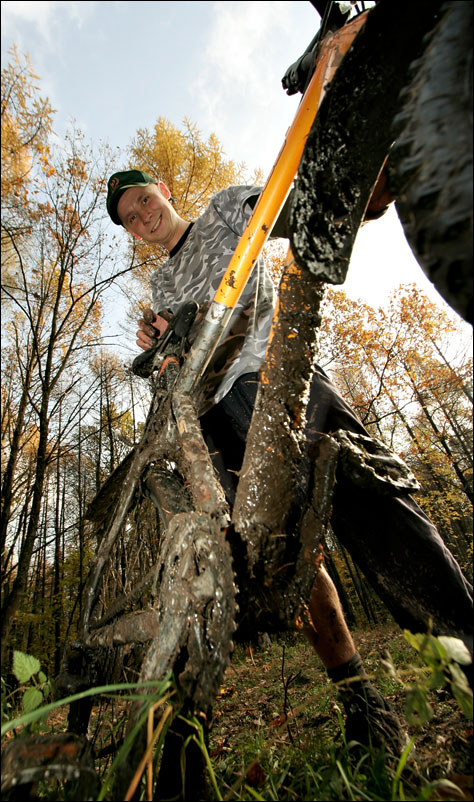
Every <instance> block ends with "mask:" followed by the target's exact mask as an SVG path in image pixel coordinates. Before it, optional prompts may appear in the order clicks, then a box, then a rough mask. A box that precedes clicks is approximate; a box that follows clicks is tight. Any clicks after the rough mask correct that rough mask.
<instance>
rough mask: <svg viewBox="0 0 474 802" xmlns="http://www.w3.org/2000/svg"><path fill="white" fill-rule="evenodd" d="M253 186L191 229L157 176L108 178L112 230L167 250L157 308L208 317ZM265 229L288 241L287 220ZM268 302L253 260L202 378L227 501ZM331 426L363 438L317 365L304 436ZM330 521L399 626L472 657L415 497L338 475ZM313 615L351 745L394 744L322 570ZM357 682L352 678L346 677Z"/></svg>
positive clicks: (268, 286)
mask: <svg viewBox="0 0 474 802" xmlns="http://www.w3.org/2000/svg"><path fill="white" fill-rule="evenodd" d="M260 191H261V190H260V188H258V187H230V188H229V189H227V190H223V191H222V192H220V193H218V194H217V195H216V196H215V197H214V198H213V199H212V201H211V203H210V204H209V206H208V208H207V209H206V211H205V212H204V213H203V214H202V215H201V217H200V218H199V219H198V220H197V221H195V222H194V223H192V222H189V221H186V220H184V219H183V218H182V217H180V216H179V215H178V214H177V212H176V210H175V209H174V207H173V205H172V203H171V202H170V191H169V189H168V188H167V186H166V185H165V184H164V183H163V182H162V181H157V180H155V179H154V178H152V177H150V176H149V175H147V174H146V173H144V172H141V171H138V170H128V171H124V172H120V173H115V174H114V175H113V176H112V177H111V178H110V180H109V184H108V196H107V210H108V212H109V215H110V217H111V218H112V220H113V221H114V223H116V224H117V225H122V226H123V227H124V228H125V229H126V230H127V231H129V232H131V233H132V234H134V235H135V236H138V237H141V238H143V239H144V240H146V241H147V242H150V243H157V244H159V245H162V246H164V247H165V248H166V250H167V251H168V253H169V258H168V259H167V261H166V262H165V263H164V264H163V265H162V266H161V267H160V268H159V269H158V270H157V271H156V272H155V273H154V274H153V276H152V279H151V284H152V290H153V306H154V309H155V310H158V311H159V310H165V309H169V310H171V311H172V312H175V311H176V310H177V309H178V308H179V306H180V305H181V304H182V303H183V302H184V301H185V300H189V299H191V298H193V299H195V300H196V301H197V302H198V303H199V304H200V308H201V310H202V309H204V310H205V308H206V304H208V303H210V302H211V301H212V299H213V298H214V294H215V291H216V290H217V288H218V286H219V284H220V281H221V278H222V275H223V274H224V272H225V270H226V268H227V265H228V262H229V260H230V257H231V256H232V253H233V252H234V250H235V248H236V246H237V243H238V241H239V239H240V236H241V234H242V233H243V230H244V228H245V225H246V223H247V221H248V218H249V217H250V215H251V212H252V208H253V207H254V205H255V203H256V200H257V198H258V195H259V193H260ZM281 217H282V216H281ZM272 234H273V235H274V236H275V235H276V236H285V227H284V216H283V219H280V220H279V221H277V223H276V224H275V226H274V229H273V231H272ZM274 302H275V297H274V288H273V284H272V282H271V279H270V278H269V275H268V273H267V271H266V269H265V264H264V259H263V258H260V259H259V260H258V263H257V264H256V266H255V268H254V271H253V274H252V276H251V278H250V280H249V282H248V284H247V287H246V288H245V290H244V292H243V294H242V296H241V298H240V300H239V303H238V305H237V308H236V309H235V311H234V313H233V315H232V318H231V320H230V322H229V325H228V328H227V329H226V332H225V333H224V336H223V338H222V341H221V344H220V345H219V347H218V348H217V349H216V352H215V354H214V356H213V359H212V362H211V365H210V367H209V368H208V370H207V372H206V377H205V378H206V381H205V393H204V396H203V402H202V408H201V410H200V416H201V424H202V428H203V432H204V435H205V437H206V440H207V443H208V445H209V447H210V451H211V453H212V454H213V455H214V456H213V459H214V463H215V465H216V468H217V469H218V470H219V474H220V476H221V480H222V483H223V486H224V489H225V490H226V493H227V496H228V498H229V501H230V503H232V502H233V499H234V494H235V476H236V474H235V471H238V470H239V468H240V465H241V461H242V458H243V452H244V446H245V438H246V435H247V431H248V427H249V425H250V419H251V415H252V410H253V405H254V402H255V395H256V389H257V384H258V371H259V368H260V365H261V363H262V361H263V359H264V356H265V351H266V346H267V342H268V337H269V333H270V327H271V322H272V317H273V308H274ZM166 326H167V321H166V319H165V318H164V317H163V316H161V315H160V314H155V317H154V321H153V324H152V325H149V324H147V323H145V322H144V321H143V320H141V321H140V322H139V330H138V332H137V344H138V345H139V346H140V348H143V349H147V348H149V347H150V346H151V345H152V344H153V340H152V337H153V336H154V335H155V334H156V332H159V333H160V334H161V333H163V331H164V330H165V329H166ZM339 428H342V429H348V430H351V431H353V432H356V433H361V434H367V433H366V432H365V430H364V429H363V427H362V425H361V424H360V422H359V421H358V420H357V419H356V418H355V416H354V415H353V413H352V411H351V410H350V408H349V407H348V406H347V404H346V403H345V402H344V400H343V399H342V398H341V396H340V395H339V394H338V393H337V391H336V390H335V388H334V387H333V386H332V384H331V383H330V381H329V380H328V378H327V376H326V375H325V374H324V372H323V371H322V370H321V369H320V368H318V367H316V369H315V373H314V378H313V380H312V384H311V390H310V401H309V405H308V415H307V426H306V436H307V440H308V442H311V440H315V439H316V438H317V437H318V433H320V432H327V433H328V432H331V431H335V430H336V429H339ZM331 524H332V527H333V529H334V532H335V534H336V535H337V537H338V538H339V540H340V541H341V542H342V543H343V544H344V545H345V546H346V548H347V549H348V551H349V552H350V553H351V555H352V557H353V559H354V560H355V561H356V562H357V563H358V565H359V566H360V567H361V569H362V570H363V571H364V573H365V575H366V576H367V578H368V579H369V581H370V582H371V584H372V585H373V587H374V588H375V589H376V590H377V592H378V593H379V595H380V597H381V598H382V599H383V600H384V602H385V603H386V604H387V607H388V608H389V610H390V611H391V612H392V614H393V615H394V617H395V619H396V620H397V622H398V623H399V625H400V626H402V627H404V628H408V629H410V630H412V631H415V632H419V631H422V632H424V631H426V630H427V629H428V627H429V624H430V621H431V622H432V623H433V629H434V632H435V634H450V635H454V636H456V637H459V638H462V639H463V640H464V642H465V643H467V644H468V645H469V647H470V650H471V653H472V635H470V634H469V633H470V632H471V631H472V630H471V627H472V623H471V622H472V588H471V586H470V585H469V584H468V583H467V581H466V580H465V579H464V577H463V576H462V574H461V571H460V569H459V566H458V565H457V563H456V562H455V560H454V558H453V557H452V555H451V554H450V553H449V552H448V551H447V549H446V547H445V546H444V543H443V541H442V540H441V538H440V536H439V534H438V532H437V531H436V529H435V527H434V526H433V524H432V523H431V522H430V521H429V520H428V519H427V518H426V516H425V515H424V513H423V512H422V511H421V509H420V508H419V507H418V506H417V505H416V504H415V502H414V501H413V500H412V499H411V498H409V497H408V498H404V499H400V498H386V497H385V498H382V497H381V496H378V495H377V494H375V493H373V492H369V491H364V490H362V489H361V488H360V487H354V486H353V485H352V484H351V482H349V481H348V480H345V479H344V478H342V477H341V478H340V479H339V480H338V482H337V485H336V490H335V494H334V502H333V515H332V519H331ZM382 530H383V533H382ZM309 611H310V614H311V617H312V620H313V624H314V628H315V632H316V636H315V637H313V639H312V643H313V646H314V648H315V650H316V652H317V654H318V655H319V657H320V658H321V660H322V662H323V663H324V665H325V667H326V669H327V671H328V675H329V677H330V678H331V679H332V680H333V681H335V682H337V683H343V685H342V686H339V687H340V688H343V689H342V690H341V691H340V693H341V700H342V702H343V704H344V707H345V712H346V716H347V736H348V738H349V739H352V738H355V739H356V740H365V741H368V740H369V739H371V740H372V743H373V742H374V741H375V742H377V741H379V740H380V741H383V740H384V733H385V734H387V733H389V734H390V735H391V737H392V738H393V740H394V741H397V739H398V738H399V737H400V732H399V727H398V724H397V721H396V718H395V716H394V715H393V714H392V713H391V712H390V710H389V706H388V704H387V703H386V701H385V700H384V699H383V697H382V696H381V695H380V694H379V693H378V692H377V691H376V689H375V688H374V687H373V686H372V685H371V683H370V682H369V681H368V679H367V678H366V677H365V676H364V670H363V667H362V663H361V660H360V657H359V655H358V653H357V651H356V648H355V645H354V642H353V640H352V637H351V634H350V632H349V630H348V627H347V625H346V623H345V620H344V616H343V613H342V608H341V605H340V602H339V598H338V595H337V592H336V589H335V587H334V585H333V583H332V581H331V579H330V577H329V575H328V574H327V572H326V571H325V570H324V568H322V569H321V570H320V571H319V572H318V574H317V577H316V580H315V583H314V587H313V590H312V593H311V597H310V600H309ZM354 677H357V678H358V679H357V680H355V681H354V680H353V679H352V681H350V682H349V680H351V678H354ZM344 683H346V684H345V686H344ZM392 746H394V744H392ZM395 748H396V744H395Z"/></svg>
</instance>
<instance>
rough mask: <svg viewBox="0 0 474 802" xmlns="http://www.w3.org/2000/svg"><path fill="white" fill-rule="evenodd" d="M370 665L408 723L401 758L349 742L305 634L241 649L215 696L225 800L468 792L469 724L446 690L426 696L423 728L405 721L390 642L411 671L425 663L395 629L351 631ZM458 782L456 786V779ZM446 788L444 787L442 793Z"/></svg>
mask: <svg viewBox="0 0 474 802" xmlns="http://www.w3.org/2000/svg"><path fill="white" fill-rule="evenodd" d="M355 640H356V643H357V647H358V649H359V651H360V653H361V655H362V657H363V659H364V665H365V668H366V671H367V672H368V673H369V674H370V675H371V676H373V678H374V683H375V685H376V687H377V688H378V690H380V691H381V692H382V693H383V694H384V695H385V697H386V698H387V699H388V700H389V702H390V704H391V706H392V707H393V708H394V710H395V711H396V712H397V713H398V714H399V716H400V717H401V719H402V721H404V723H405V725H406V730H407V735H408V738H409V743H408V748H407V750H406V753H405V754H404V755H403V756H402V759H401V760H400V761H399V762H398V764H395V765H394V764H393V763H391V762H390V761H388V760H387V758H386V755H384V754H382V753H378V754H377V753H372V752H371V751H370V750H369V749H364V748H358V749H356V748H355V745H351V744H347V743H346V742H345V736H344V720H343V716H342V711H341V709H340V708H339V705H338V701H337V696H336V692H335V688H334V686H333V685H332V684H331V683H330V682H329V681H328V679H327V677H326V673H325V671H324V669H323V668H322V666H321V664H320V662H319V661H318V658H317V657H316V656H315V655H314V653H313V652H312V651H311V649H310V648H309V647H308V646H307V644H306V643H305V641H304V640H303V639H302V638H301V639H299V638H294V639H290V640H289V642H288V640H287V642H285V641H284V640H283V639H282V640H279V641H274V642H273V643H271V645H269V646H268V647H267V648H265V649H252V648H251V647H248V648H247V649H245V648H243V647H238V648H237V649H236V652H235V653H234V657H233V660H232V664H231V666H230V667H229V669H228V670H227V673H226V676H225V679H224V682H223V685H222V688H221V693H220V694H219V697H218V699H217V702H216V705H215V708H214V712H213V721H212V728H211V738H210V753H211V756H212V760H213V766H214V772H215V775H216V779H217V782H218V784H219V786H220V791H221V796H222V798H224V799H236V800H252V799H264V800H307V799H311V800H336V799H342V800H345V799H348V800H352V799H368V800H385V799H387V800H392V799H396V800H407V799H420V800H421V799H453V800H455V799H469V798H471V799H472V795H471V796H470V797H469V795H467V796H466V795H465V793H464V792H458V791H457V790H456V787H454V786H456V781H457V785H458V786H459V785H461V787H462V788H464V790H465V789H466V788H469V786H471V787H472V776H471V775H472V768H471V759H472V758H471V754H472V752H471V750H472V724H471V722H470V721H468V720H467V719H465V718H464V717H463V716H462V714H461V712H460V710H459V708H458V707H457V705H456V703H455V702H454V701H453V700H452V699H451V697H450V696H448V694H447V693H446V692H444V691H441V692H433V693H431V694H430V698H429V702H430V705H431V706H432V709H433V717H432V719H431V721H430V722H429V724H427V725H426V726H425V727H418V728H414V727H409V726H408V725H407V724H406V721H405V720H404V704H405V691H404V688H403V686H402V684H401V683H400V682H399V681H397V679H396V678H395V677H393V676H391V675H390V674H388V673H387V672H386V671H385V670H384V666H383V662H382V661H383V656H384V652H385V651H386V650H388V651H389V652H390V655H391V659H392V662H393V664H394V665H395V667H396V668H397V669H398V670H399V671H400V672H402V673H403V674H404V676H405V677H406V679H407V680H409V679H410V675H411V672H412V669H414V668H415V667H418V666H419V665H420V663H419V661H418V658H417V655H416V654H415V652H414V651H413V649H412V648H411V647H410V646H409V645H408V643H407V642H406V641H405V640H404V638H403V635H402V633H401V632H400V630H398V629H397V628H391V627H387V626H383V627H377V628H371V629H370V630H369V631H367V630H361V631H359V632H356V633H355ZM451 784H453V785H451ZM446 794H448V795H447V796H446Z"/></svg>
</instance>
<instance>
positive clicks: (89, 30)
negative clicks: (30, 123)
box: [1, 0, 447, 308]
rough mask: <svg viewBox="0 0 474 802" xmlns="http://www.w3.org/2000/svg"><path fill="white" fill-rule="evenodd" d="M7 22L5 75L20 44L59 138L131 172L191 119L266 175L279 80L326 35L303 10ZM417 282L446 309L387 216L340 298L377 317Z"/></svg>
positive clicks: (33, 12) (60, 13)
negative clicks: (137, 158)
mask: <svg viewBox="0 0 474 802" xmlns="http://www.w3.org/2000/svg"><path fill="white" fill-rule="evenodd" d="M1 13H2V17H1V36H2V67H3V66H4V65H5V64H6V63H7V62H8V60H9V54H8V51H9V50H10V48H11V47H12V46H13V45H14V44H16V45H17V46H18V49H19V51H20V53H23V54H25V53H27V54H28V55H29V57H30V60H31V64H32V67H33V69H34V71H35V72H36V74H37V75H38V76H39V79H40V80H39V85H40V88H41V94H42V95H43V96H44V95H47V96H48V97H49V100H50V102H51V104H52V106H53V108H54V109H56V112H57V113H56V115H55V122H54V127H55V131H56V133H57V134H58V135H59V136H63V135H64V133H65V131H66V129H67V126H68V125H70V123H71V122H72V121H74V122H75V123H76V124H77V126H78V127H79V128H80V129H81V130H82V131H83V133H84V134H85V136H86V139H88V140H89V141H90V142H92V143H97V144H98V143H99V142H101V141H103V142H107V143H109V144H110V145H111V146H112V147H113V148H116V147H117V148H120V150H121V152H123V154H124V158H123V163H124V166H125V165H126V163H127V158H126V148H127V145H128V144H129V143H130V141H131V139H132V138H133V136H134V135H135V133H136V131H137V129H139V128H148V129H152V128H153V125H154V124H155V122H156V120H157V118H158V117H160V116H162V117H165V118H167V119H168V120H169V121H170V122H171V123H173V124H174V125H176V126H178V127H180V126H181V125H182V123H183V121H184V119H185V118H189V119H190V120H191V121H192V122H193V123H195V124H196V125H197V127H198V129H199V130H200V132H201V134H202V136H203V137H204V138H207V137H208V136H209V135H210V134H211V133H214V134H215V135H216V136H217V138H218V139H219V141H220V142H221V144H222V146H223V149H224V151H225V154H226V157H227V158H228V159H232V160H233V161H234V162H236V163H241V162H245V164H246V165H247V168H248V171H249V174H251V173H252V172H253V170H254V169H255V168H258V167H260V168H262V170H263V172H264V175H265V176H268V175H269V173H270V171H271V168H272V165H273V163H274V161H275V158H276V156H277V155H278V152H279V150H280V148H281V145H282V144H283V141H284V138H285V133H286V131H287V129H288V127H289V125H290V124H291V121H292V119H293V117H294V115H295V113H296V110H297V106H298V103H299V100H300V98H301V96H300V95H294V96H292V97H289V96H288V95H286V93H285V92H284V90H283V89H282V86H281V78H282V77H283V75H284V73H285V72H286V70H287V68H288V67H289V66H290V64H292V63H293V62H294V61H295V60H296V59H297V58H298V57H299V56H300V55H301V54H302V53H303V51H304V50H305V49H306V46H307V45H308V44H309V42H310V41H311V40H312V38H313V36H314V34H315V32H316V30H317V29H318V27H319V15H318V13H317V12H316V10H315V9H314V8H313V6H312V5H311V3H310V2H309V1H308V0H301V1H300V0H289V1H288V2H287V1H286V0H282V1H281V2H268V0H264V1H263V2H261V1H260V0H251V1H250V2H248V1H247V0H243V2H198V1H197V0H195V1H193V2H154V0H148V2H137V1H136V0H135V2H127V0H124V1H123V2H115V0H113V1H112V2H94V1H93V0H80V1H78V2H76V0H71V1H70V2H64V1H61V0H59V1H58V2H47V1H46V0H34V1H33V2H29V1H28V0H23V1H22V2H15V1H14V0H5V1H4V2H2V3H1ZM413 282H415V283H416V284H417V285H418V286H420V287H421V288H422V289H423V290H424V291H425V292H426V293H427V294H428V295H429V297H430V298H431V299H432V300H434V301H435V302H437V303H439V304H440V306H442V307H443V308H447V307H446V305H445V304H444V302H443V301H442V299H441V298H440V296H439V295H438V293H437V292H436V290H435V289H434V287H433V286H432V285H431V283H430V282H429V281H428V279H427V278H426V277H425V276H424V273H423V271H422V270H421V268H420V267H419V265H418V263H417V262H416V260H415V259H414V257H413V255H412V253H411V250H410V248H409V246H408V245H407V242H406V240H405V237H404V234H403V230H402V228H401V226H400V223H399V221H398V217H397V215H396V211H395V209H394V208H393V207H391V208H390V209H389V211H388V212H387V214H386V215H385V216H384V217H382V218H381V219H380V220H378V221H374V222H371V223H370V224H368V225H366V226H364V227H363V229H362V230H361V231H360V233H359V235H358V238H357V241H356V244H355V248H354V252H353V257H352V261H351V265H350V268H349V274H348V279H347V281H346V283H345V285H344V289H345V290H346V292H347V293H348V295H349V296H350V297H352V298H361V299H362V300H363V301H364V302H366V303H368V304H370V305H372V306H374V307H377V306H379V305H381V306H384V305H386V303H387V300H388V297H389V294H390V292H392V291H393V290H394V289H396V288H397V287H398V286H399V285H400V284H404V283H413Z"/></svg>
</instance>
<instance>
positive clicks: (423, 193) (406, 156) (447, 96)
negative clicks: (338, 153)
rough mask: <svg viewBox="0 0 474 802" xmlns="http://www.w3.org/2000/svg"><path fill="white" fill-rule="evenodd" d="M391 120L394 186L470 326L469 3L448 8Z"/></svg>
mask: <svg viewBox="0 0 474 802" xmlns="http://www.w3.org/2000/svg"><path fill="white" fill-rule="evenodd" d="M426 45H427V46H426V48H425V50H424V53H423V56H422V57H421V58H420V59H418V60H417V61H415V62H414V63H413V64H412V66H411V71H410V72H411V76H412V77H411V83H410V84H409V86H408V87H407V88H406V89H404V90H403V92H402V96H401V100H402V103H403V108H402V111H401V112H400V113H399V114H398V115H397V117H396V118H395V121H394V126H395V128H394V134H395V137H396V142H395V145H394V147H393V149H392V152H391V154H390V159H389V165H390V188H391V191H392V193H393V195H394V196H395V197H396V199H397V202H396V206H397V211H398V214H399V217H400V220H401V222H402V224H403V227H404V230H405V234H406V237H407V240H408V242H409V244H410V246H411V248H412V250H413V252H414V255H415V257H416V258H417V260H418V261H419V263H420V265H421V267H422V269H423V270H424V272H425V273H426V274H427V276H428V278H429V279H430V280H431V281H432V282H433V284H434V285H435V287H436V288H437V290H438V292H439V293H440V294H441V295H442V296H443V298H444V299H445V300H446V301H447V302H448V303H449V304H450V305H451V306H452V308H453V309H455V310H456V311H457V312H458V313H459V314H460V315H461V316H462V317H464V318H465V319H466V320H468V321H469V322H471V323H472V318H473V314H472V239H473V232H472V2H462V3H459V2H447V3H444V4H443V6H442V14H441V18H440V20H439V22H438V24H437V25H436V26H435V28H434V29H433V31H432V32H431V33H430V34H429V35H428V36H427V42H426Z"/></svg>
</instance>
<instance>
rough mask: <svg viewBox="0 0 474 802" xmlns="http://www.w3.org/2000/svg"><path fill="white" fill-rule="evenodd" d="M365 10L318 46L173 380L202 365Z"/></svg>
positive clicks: (191, 377) (183, 384) (184, 380)
mask: <svg viewBox="0 0 474 802" xmlns="http://www.w3.org/2000/svg"><path fill="white" fill-rule="evenodd" d="M367 14H368V12H365V13H364V14H360V15H359V16H357V17H355V18H354V19H353V20H351V21H350V22H348V23H347V24H346V25H345V26H344V27H343V28H341V29H340V30H338V31H336V32H335V33H333V34H329V35H328V36H326V37H325V38H324V39H323V40H322V42H321V45H320V47H319V50H318V56H317V60H316V69H315V71H314V73H313V76H312V78H311V81H310V83H309V85H308V88H307V90H306V92H305V94H304V96H303V98H302V100H301V103H300V105H299V107H298V111H297V113H296V116H295V119H294V120H293V123H292V125H291V126H290V128H289V129H288V132H287V135H286V138H285V142H284V144H283V147H282V149H281V150H280V153H279V154H278V157H277V160H276V162H275V165H274V167H273V170H272V172H271V174H270V176H269V178H268V180H267V183H266V184H265V187H264V189H263V191H262V194H261V195H260V198H259V200H258V203H257V205H256V206H255V209H254V211H253V214H252V216H251V217H250V219H249V222H248V223H247V226H246V228H245V231H244V233H243V234H242V237H241V238H240V241H239V243H238V245H237V248H236V250H235V252H234V254H233V256H232V258H231V260H230V262H229V265H228V267H227V270H226V273H225V275H224V277H223V279H222V281H221V283H220V285H219V288H218V290H217V292H216V294H215V296H214V300H213V301H212V303H211V305H210V307H209V310H208V312H207V315H206V317H205V318H204V320H203V323H202V326H201V329H200V331H199V334H198V336H197V338H196V340H195V342H194V344H193V346H192V348H191V350H190V352H189V354H188V356H187V359H186V362H185V364H184V367H183V370H182V373H181V376H180V377H179V380H178V384H179V388H180V390H182V391H184V392H186V391H188V392H189V391H191V390H192V389H193V387H195V385H196V384H197V382H198V381H199V379H200V378H201V376H202V375H203V373H204V371H205V370H206V368H207V366H208V364H209V362H210V360H211V357H212V354H213V353H214V351H215V348H216V347H217V345H218V343H219V340H220V338H221V336H222V334H223V332H224V329H225V327H226V326H227V323H228V322H229V319H230V317H231V315H232V312H233V310H234V309H235V306H236V304H237V302H238V300H239V298H240V296H241V294H242V292H243V290H244V287H245V285H246V283H247V281H248V279H249V278H250V275H251V273H252V270H253V267H254V265H255V263H256V261H257V259H258V257H259V256H260V254H261V252H262V249H263V247H264V245H265V243H266V241H267V239H268V237H269V236H270V233H271V230H272V227H273V225H274V224H275V221H276V219H277V217H278V215H279V213H280V211H281V209H282V208H283V205H284V203H285V200H286V198H287V197H288V194H289V191H290V189H291V184H292V182H293V180H294V178H295V176H296V172H297V170H298V165H299V163H300V160H301V156H302V155H303V150H304V146H305V144H306V139H307V137H308V134H309V131H310V129H311V125H312V123H313V120H314V118H315V116H316V113H317V111H318V109H319V106H320V104H321V101H322V99H323V97H324V94H325V91H326V88H327V86H328V84H329V83H330V81H331V80H332V78H333V77H334V74H335V72H336V70H337V68H338V66H339V64H340V63H341V61H342V59H343V57H344V55H345V54H346V52H347V51H348V49H349V47H350V45H351V44H352V42H353V40H354V38H355V36H356V34H357V33H358V31H359V30H360V28H361V27H362V26H363V24H364V23H365V20H366V18H367Z"/></svg>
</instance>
